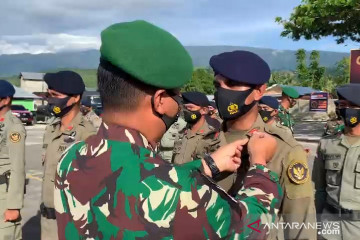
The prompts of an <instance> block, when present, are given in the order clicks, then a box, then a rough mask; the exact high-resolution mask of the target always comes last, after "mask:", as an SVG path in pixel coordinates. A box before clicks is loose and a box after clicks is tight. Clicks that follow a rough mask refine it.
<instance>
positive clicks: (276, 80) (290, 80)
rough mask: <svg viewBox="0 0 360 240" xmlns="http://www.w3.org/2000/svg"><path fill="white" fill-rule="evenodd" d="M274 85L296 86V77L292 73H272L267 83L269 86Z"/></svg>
mask: <svg viewBox="0 0 360 240" xmlns="http://www.w3.org/2000/svg"><path fill="white" fill-rule="evenodd" d="M274 84H282V85H296V77H295V74H294V73H293V72H273V73H272V74H271V78H270V81H269V86H271V85H274Z"/></svg>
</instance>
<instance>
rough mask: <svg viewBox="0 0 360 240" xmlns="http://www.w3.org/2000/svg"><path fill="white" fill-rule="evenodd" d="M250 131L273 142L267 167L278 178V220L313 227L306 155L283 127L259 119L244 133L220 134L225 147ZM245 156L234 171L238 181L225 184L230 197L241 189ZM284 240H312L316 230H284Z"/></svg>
mask: <svg viewBox="0 0 360 240" xmlns="http://www.w3.org/2000/svg"><path fill="white" fill-rule="evenodd" d="M253 131H261V132H267V133H269V134H271V135H273V136H274V137H276V140H277V151H276V153H275V155H274V157H273V158H272V160H271V161H270V162H269V163H268V164H267V167H268V168H269V169H270V170H271V171H273V172H276V173H277V174H278V175H279V176H280V184H281V187H282V188H283V189H284V192H285V194H284V198H283V199H282V206H281V209H280V215H279V217H283V219H284V222H285V223H290V224H292V223H299V224H301V223H310V224H315V223H316V213H315V206H314V192H313V187H312V183H311V181H310V180H309V179H310V173H309V168H308V164H307V155H306V152H305V151H304V149H303V147H302V146H301V145H300V144H299V143H298V142H297V141H296V140H295V139H294V137H293V136H292V134H289V131H288V130H287V128H286V127H284V126H281V125H276V127H273V126H271V125H269V124H265V123H264V122H263V120H262V118H261V116H260V115H259V116H258V118H257V120H256V122H255V123H254V124H253V126H252V127H251V128H250V130H248V131H234V130H231V129H229V130H227V131H226V132H225V133H224V134H225V137H226V140H227V142H228V143H231V142H233V141H235V140H238V139H244V138H247V137H249V136H250V135H251V133H252V132H253ZM247 162H248V161H247V159H246V156H245V155H243V158H242V166H241V168H240V169H239V170H238V177H237V178H234V177H233V176H230V177H229V178H228V179H227V181H228V182H230V183H228V184H232V188H231V189H230V190H229V193H230V194H231V195H233V194H234V193H236V191H237V189H239V188H240V187H241V186H242V179H243V176H244V173H246V172H247V169H246V163H247ZM276 235H277V231H276V229H274V230H273V231H272V232H271V236H270V237H269V239H276ZM284 235H285V239H309V240H312V239H316V229H305V228H301V229H296V228H293V229H289V228H288V229H285V231H284Z"/></svg>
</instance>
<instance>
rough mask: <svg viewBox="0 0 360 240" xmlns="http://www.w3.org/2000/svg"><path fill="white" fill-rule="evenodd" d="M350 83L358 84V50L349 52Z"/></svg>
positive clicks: (359, 65)
mask: <svg viewBox="0 0 360 240" xmlns="http://www.w3.org/2000/svg"><path fill="white" fill-rule="evenodd" d="M350 82H351V83H360V49H357V50H351V57H350Z"/></svg>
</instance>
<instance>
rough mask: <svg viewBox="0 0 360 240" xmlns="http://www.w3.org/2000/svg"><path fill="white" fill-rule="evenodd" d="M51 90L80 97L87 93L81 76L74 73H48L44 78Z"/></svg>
mask: <svg viewBox="0 0 360 240" xmlns="http://www.w3.org/2000/svg"><path fill="white" fill-rule="evenodd" d="M44 80H45V82H46V83H47V85H48V87H49V89H52V90H55V91H57V92H60V93H63V94H66V95H78V94H82V93H83V92H84V91H85V84H84V81H83V80H82V78H81V76H80V75H79V74H77V73H76V72H73V71H60V72H57V73H47V74H45V76H44Z"/></svg>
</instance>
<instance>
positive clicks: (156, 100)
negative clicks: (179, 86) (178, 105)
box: [151, 89, 171, 114]
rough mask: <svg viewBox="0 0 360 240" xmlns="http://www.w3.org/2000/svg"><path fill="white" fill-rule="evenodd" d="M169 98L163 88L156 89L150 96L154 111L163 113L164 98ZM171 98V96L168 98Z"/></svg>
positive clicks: (164, 109) (164, 110)
mask: <svg viewBox="0 0 360 240" xmlns="http://www.w3.org/2000/svg"><path fill="white" fill-rule="evenodd" d="M167 97H168V98H170V97H169V96H168V95H167V94H166V91H165V90H164V89H160V90H157V91H156V92H155V93H154V95H153V96H152V103H151V104H152V105H153V106H152V107H153V109H154V110H155V112H157V113H159V114H164V113H165V112H166V99H167ZM170 100H171V98H170Z"/></svg>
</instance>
